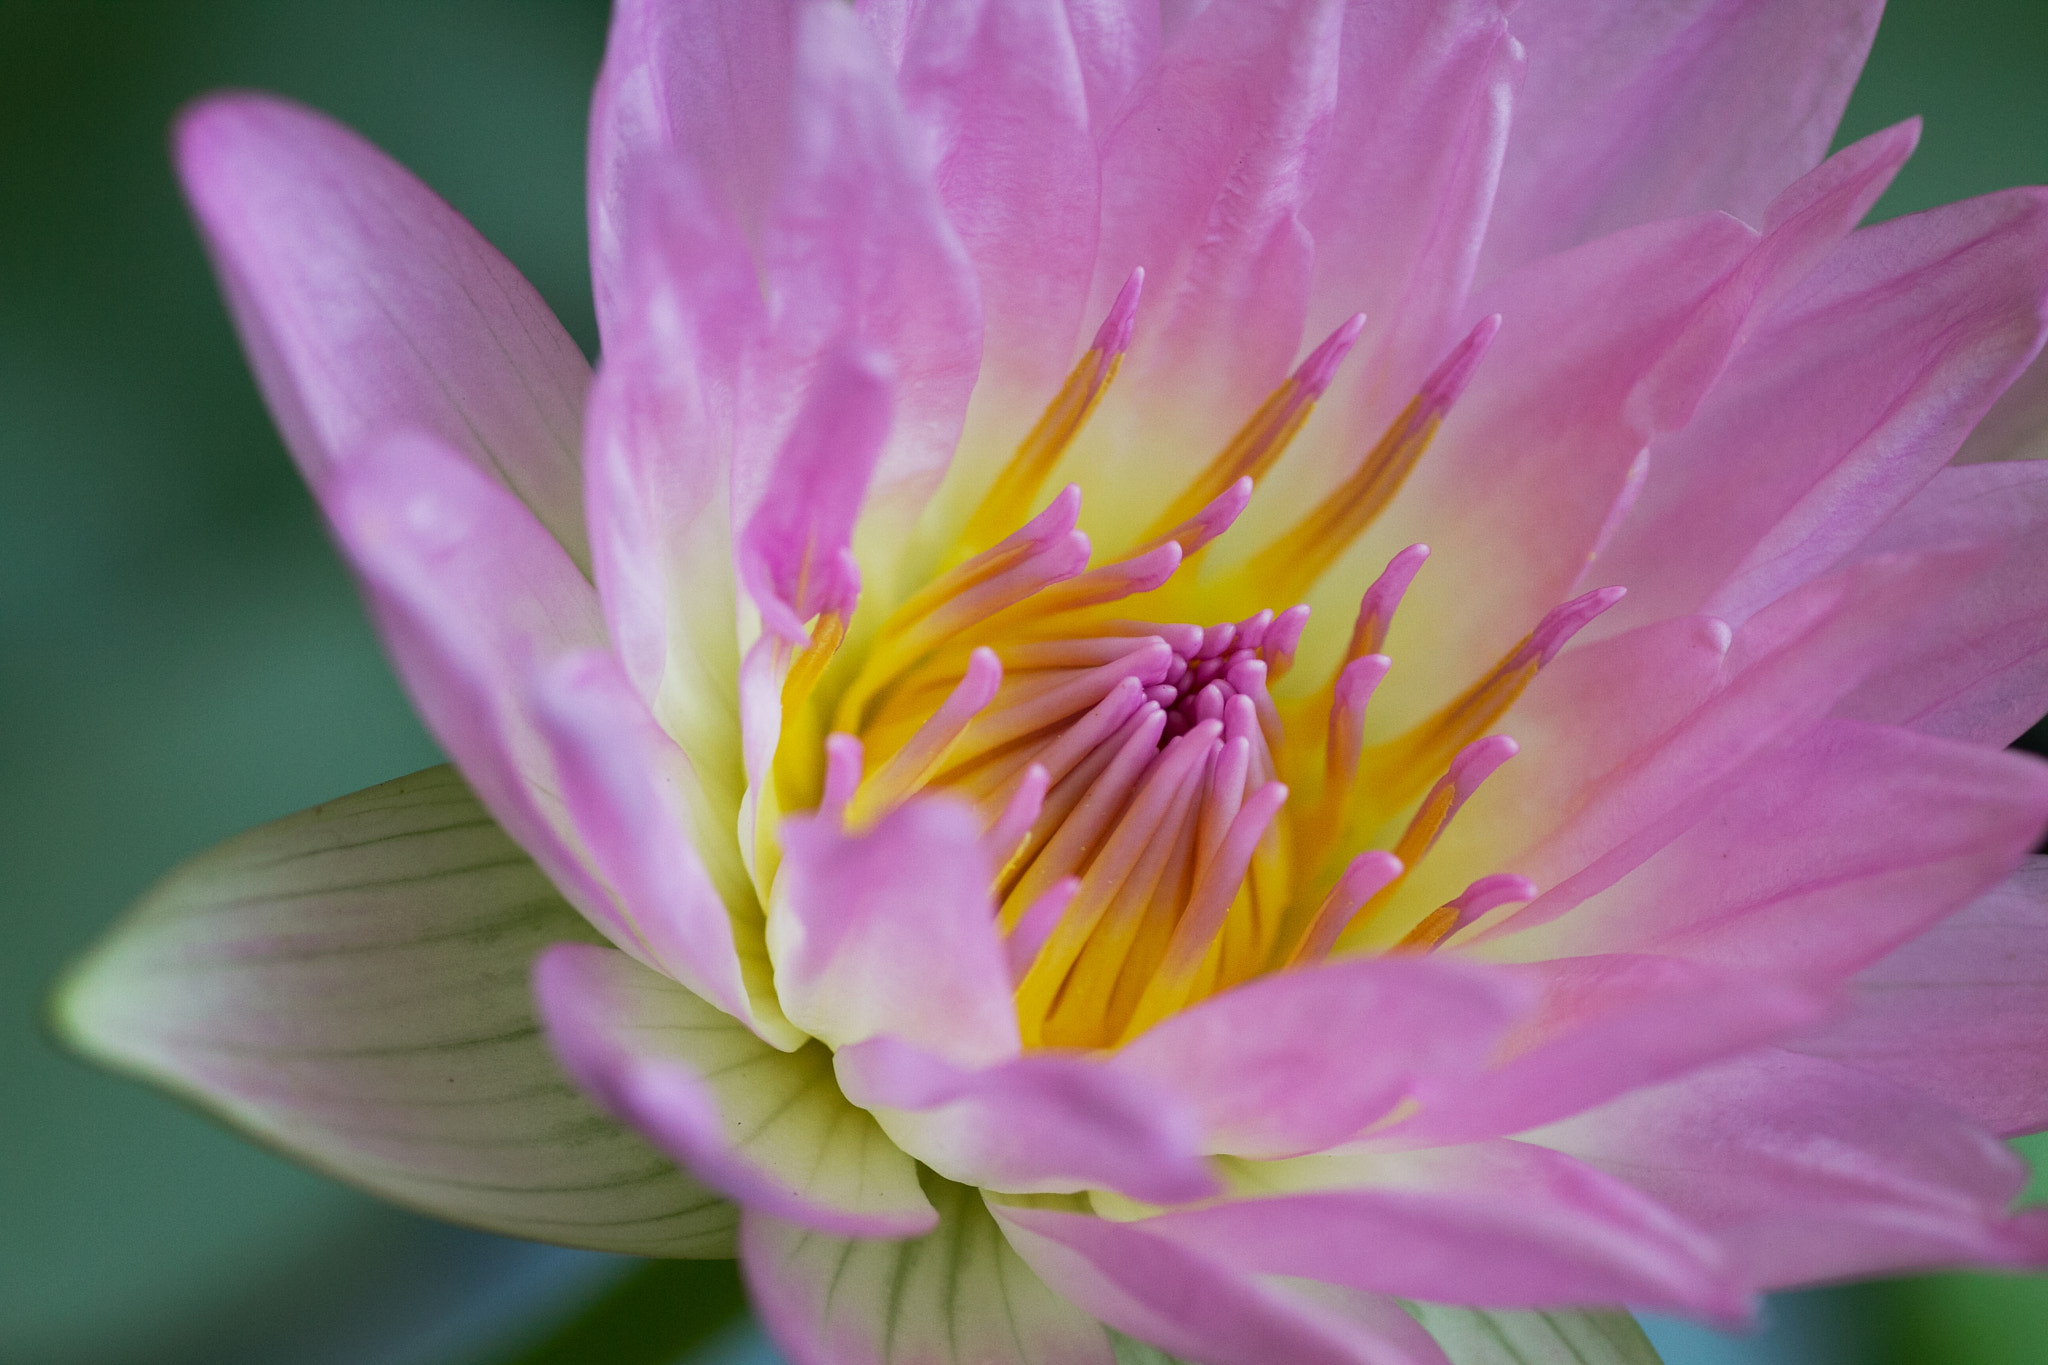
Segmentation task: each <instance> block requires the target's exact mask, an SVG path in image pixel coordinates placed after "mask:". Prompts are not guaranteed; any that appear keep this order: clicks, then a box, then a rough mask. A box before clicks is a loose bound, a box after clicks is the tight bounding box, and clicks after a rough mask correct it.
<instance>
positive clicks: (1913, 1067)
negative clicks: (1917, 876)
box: [1791, 858, 2048, 1136]
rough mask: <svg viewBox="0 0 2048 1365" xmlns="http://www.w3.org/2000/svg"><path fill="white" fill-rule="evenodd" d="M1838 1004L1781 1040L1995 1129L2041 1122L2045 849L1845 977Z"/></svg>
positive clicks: (2046, 1104)
mask: <svg viewBox="0 0 2048 1365" xmlns="http://www.w3.org/2000/svg"><path fill="white" fill-rule="evenodd" d="M1852 999H1853V1004H1852V1006H1851V1008H1850V1011H1849V1013H1848V1014H1847V1016H1845V1017H1844V1018H1843V1019H1841V1020H1840V1021H1838V1022H1837V1023H1835V1024H1833V1025H1831V1026H1830V1027H1828V1028H1827V1029H1825V1030H1824V1031H1823V1032H1821V1033H1820V1034H1819V1035H1818V1036H1816V1037H1812V1038H1805V1039H1801V1040H1800V1041H1798V1042H1796V1043H1794V1044H1792V1045H1791V1046H1792V1047H1793V1048H1794V1049H1795V1050H1796V1051H1799V1052H1805V1053H1810V1054H1812V1055H1814V1056H1818V1057H1828V1058H1832V1059H1833V1060H1835V1061H1838V1062H1842V1063H1844V1064H1846V1065H1849V1066H1853V1067H1856V1068H1858V1069H1859V1070H1863V1071H1870V1072H1874V1073H1876V1074H1877V1075H1880V1076H1884V1077H1888V1078H1889V1079H1891V1080H1894V1081H1897V1082H1899V1083H1900V1084H1902V1085H1908V1086H1911V1087H1913V1088H1914V1089H1916V1090H1919V1091H1922V1092H1923V1093H1926V1094H1929V1095H1932V1096H1934V1097H1935V1098H1937V1099H1939V1100H1941V1101H1942V1102H1943V1103H1945V1104H1947V1105H1949V1106H1950V1107H1952V1108H1954V1109H1956V1110H1958V1111H1960V1112H1961V1113H1964V1114H1967V1115H1969V1116H1970V1117H1971V1118H1972V1119H1974V1120H1976V1121H1977V1122H1978V1123H1981V1124H1983V1125H1984V1126H1985V1127H1987V1128H1990V1129H1991V1130H1992V1131H1994V1132H1996V1133H1999V1134H2001V1135H2003V1136H2011V1135H2013V1134H2017V1133H2031V1132H2037V1131H2039V1130H2040V1129H2043V1128H2048V859H2044V858H2030V859H2028V860H2027V862H2026V863H2025V864H2024V865H2023V866H2022V867H2021V869H2020V871H2019V872H2018V873H2017V874H2016V875H2014V876H2013V877H2011V878H2009V879H2008V880H2007V881H2005V882H2004V883H2002V884H2001V885H1999V886H1998V887H1996V888H1994V889H1993V890H1992V891H1990V892H1989V893H1987V894H1985V895H1983V896H1981V897H1979V898H1978V899H1977V900H1975V901H1973V902H1971V903H1970V904H1969V905H1967V906H1965V907H1964V908H1963V909H1962V910H1960V911H1958V912H1957V913H1956V914H1954V915H1952V916H1950V917H1949V918H1948V919H1945V920H1943V921H1942V922H1941V923H1939V924H1937V925H1935V926H1934V927H1933V928H1931V929H1929V930H1927V931H1926V932H1925V933H1923V934H1921V935H1920V936H1919V937H1918V938H1914V939H1910V940H1908V941H1907V942H1906V943H1904V944H1902V945H1900V946H1899V947H1898V948H1897V949H1895V950H1893V952H1892V953H1891V955H1890V956H1888V957H1886V958H1884V959H1882V960H1881V961H1879V962H1877V963H1875V964H1873V965H1872V966H1871V967H1869V968H1867V969H1866V970H1865V971H1864V972H1863V973H1862V974H1861V975H1859V976H1858V977H1857V978H1856V981H1855V985H1854V991H1853V995H1852Z"/></svg>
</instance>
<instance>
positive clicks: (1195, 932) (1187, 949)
mask: <svg viewBox="0 0 2048 1365" xmlns="http://www.w3.org/2000/svg"><path fill="white" fill-rule="evenodd" d="M1286 802H1287V787H1286V785H1285V784H1284V783H1280V782H1268V783H1266V784H1265V785H1264V786H1263V787H1260V788H1259V789H1258V790H1257V791H1255V792H1253V793H1252V794H1251V796H1250V798H1249V799H1247V800H1246V801H1245V803H1244V806H1243V807H1242V808H1241V809H1240V810H1239V811H1238V812H1237V816H1236V818H1235V819H1233V820H1232V821H1231V822H1230V828H1229V830H1228V831H1227V832H1226V833H1225V835H1224V837H1223V839H1222V842H1221V844H1220V845H1219V847H1218V849H1217V851H1216V855H1215V857H1214V858H1212V859H1211V860H1210V861H1209V862H1208V865H1207V866H1206V867H1202V868H1199V869H1198V870H1197V871H1196V874H1195V884H1194V887H1193V888H1192V890H1191V891H1190V893H1189V896H1188V905H1187V909H1185V910H1184V911H1182V912H1181V918H1180V923H1179V924H1177V925H1175V926H1174V931H1173V938H1172V941H1171V942H1169V943H1168V944H1167V948H1166V955H1165V958H1164V959H1163V960H1162V961H1161V962H1160V964H1159V969H1158V971H1156V972H1155V973H1153V976H1152V979H1151V981H1150V982H1149V983H1147V985H1146V987H1145V993H1144V995H1143V997H1141V998H1140V1000H1139V1001H1138V1007H1137V1009H1136V1010H1134V1011H1133V1012H1132V1015H1131V1021H1130V1023H1129V1024H1128V1025H1127V1026H1126V1027H1125V1029H1124V1033H1123V1036H1124V1037H1126V1038H1131V1037H1136V1036H1137V1035H1138V1034H1140V1033H1142V1032H1144V1031H1145V1030H1146V1029H1148V1028H1150V1027H1151V1026H1152V1025H1153V1024H1155V1023H1157V1022H1158V1021H1159V1020H1161V1019H1164V1018H1165V1017H1166V1016H1167V1015H1169V1014H1171V1013H1173V1012H1174V1011H1175V1010H1177V1009H1179V1008H1181V1006H1182V1005H1184V1004H1185V1003H1187V1000H1188V998H1189V996H1190V995H1191V994H1192V993H1193V991H1194V987H1195V984H1196V980H1197V977H1198V975H1199V973H1200V971H1201V968H1202V964H1203V960H1204V959H1205V958H1206V957H1207V956H1208V954H1209V950H1210V948H1211V946H1212V945H1213V944H1214V943H1215V942H1216V939H1217V936H1218V935H1219V934H1221V933H1222V931H1223V922H1224V917H1225V915H1226V913H1227V912H1228V911H1229V910H1230V907H1231V903H1232V902H1233V901H1235V900H1236V899H1237V898H1238V896H1239V894H1240V892H1241V890H1242V888H1243V885H1244V879H1245V874H1246V873H1247V872H1248V871H1249V870H1250V869H1251V861H1252V854H1253V853H1254V852H1255V851H1256V850H1257V848H1258V846H1259V841H1260V840H1261V839H1263V838H1264V837H1265V834H1266V827H1267V826H1268V825H1270V824H1272V823H1273V817H1274V816H1276V815H1278V814H1279V813H1280V808H1281V806H1283V805H1285V804H1286ZM1020 1003H1021V1002H1020Z"/></svg>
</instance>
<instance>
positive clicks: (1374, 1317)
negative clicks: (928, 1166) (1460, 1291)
mask: <svg viewBox="0 0 2048 1365" xmlns="http://www.w3.org/2000/svg"><path fill="white" fill-rule="evenodd" d="M989 1211H990V1212H991V1213H993V1214H995V1216H996V1221H997V1222H998V1223H999V1224H1001V1225H1002V1229H1003V1233H1004V1235H1005V1236H1006V1237H1008V1238H1009V1242H1010V1245H1011V1246H1013V1247H1015V1248H1016V1250H1017V1254H1018V1255H1020V1256H1022V1257H1023V1258H1024V1260H1025V1262H1026V1263H1027V1264H1028V1265H1030V1266H1031V1268H1032V1269H1033V1270H1035V1271H1037V1272H1038V1275H1039V1277H1040V1278H1041V1279H1043V1280H1044V1281H1045V1282H1046V1283H1047V1284H1049V1285H1051V1286H1052V1287H1053V1289H1054V1290H1056V1291H1058V1292H1059V1293H1061V1294H1063V1295H1065V1296H1066V1297H1067V1298H1068V1299H1070V1300H1072V1301H1073V1302H1074V1303H1076V1304H1079V1305H1080V1306H1081V1307H1082V1308H1083V1309H1085V1310H1086V1311H1088V1312H1089V1313H1092V1314H1093V1315H1094V1316H1096V1317H1097V1318H1100V1319H1101V1320H1102V1321H1103V1322H1106V1323H1108V1324H1109V1325H1110V1326H1111V1327H1114V1328H1116V1329H1117V1330H1118V1331H1120V1332H1127V1333H1129V1334H1130V1335H1132V1336H1134V1337H1137V1338H1139V1339H1140V1340H1142V1341H1146V1342H1150V1343H1153V1344H1154V1345H1157V1346H1159V1347H1161V1348H1162V1349H1164V1350H1167V1351H1171V1352H1173V1353H1174V1354H1175V1355H1179V1356H1186V1357H1187V1358H1188V1359H1189V1360H1193V1361H1200V1362H1202V1365H1273V1362H1275V1361H1276V1360H1284V1361H1287V1362H1288V1365H1447V1362H1446V1360H1445V1357H1444V1355H1443V1352H1442V1351H1441V1350H1439V1349H1438V1348H1437V1346H1436V1344H1435V1343H1434V1342H1432V1341H1431V1340H1430V1339H1429V1335H1428V1333H1426V1332H1424V1331H1423V1330H1422V1329H1421V1328H1420V1327H1419V1326H1417V1325H1416V1324H1415V1322H1414V1321H1413V1319H1410V1318H1408V1317H1407V1315H1406V1314H1404V1313H1402V1312H1401V1311H1400V1310H1399V1309H1398V1308H1394V1307H1393V1306H1392V1305H1391V1304H1388V1303H1387V1302H1386V1301H1385V1300H1379V1301H1377V1302H1375V1301H1372V1300H1364V1301H1360V1302H1358V1304H1357V1306H1356V1307H1355V1308H1354V1309H1353V1311H1350V1312H1344V1311H1341V1310H1339V1309H1337V1308H1334V1307H1332V1306H1328V1305H1327V1304H1326V1302H1325V1301H1323V1299H1322V1296H1320V1295H1316V1296H1311V1295H1309V1294H1304V1293H1301V1292H1299V1291H1297V1290H1295V1289H1294V1288H1293V1287H1292V1286H1289V1285H1284V1284H1281V1283H1277V1282H1274V1281H1269V1280H1262V1279H1259V1278H1256V1277H1254V1276H1252V1275H1250V1274H1248V1273H1246V1272H1244V1271H1242V1270H1240V1269H1238V1268H1237V1267H1235V1266H1232V1265H1230V1264H1229V1263H1228V1262H1226V1261H1224V1260H1222V1259H1221V1258H1219V1257H1215V1256H1211V1255H1207V1254H1205V1253H1203V1252H1201V1251H1197V1250H1195V1249H1193V1248H1190V1247H1185V1246H1181V1245H1178V1244H1176V1243H1174V1242H1171V1241H1168V1240H1167V1239H1165V1238H1163V1237H1159V1236H1156V1235H1154V1234H1152V1233H1150V1232H1148V1231H1146V1230H1145V1229H1144V1228H1143V1226H1142V1225H1141V1224H1133V1223H1112V1222H1109V1221H1107V1220H1106V1219H1101V1218H1097V1217H1095V1216H1093V1215H1092V1214H1085V1213H1066V1212H1059V1211H1056V1210H1053V1209H1040V1208H1027V1207H1023V1206H1020V1205H1012V1204H1005V1203H999V1202H993V1201H992V1202H991V1203H990V1205H989ZM1383 1309H1392V1311H1391V1312H1389V1311H1376V1310H1383Z"/></svg>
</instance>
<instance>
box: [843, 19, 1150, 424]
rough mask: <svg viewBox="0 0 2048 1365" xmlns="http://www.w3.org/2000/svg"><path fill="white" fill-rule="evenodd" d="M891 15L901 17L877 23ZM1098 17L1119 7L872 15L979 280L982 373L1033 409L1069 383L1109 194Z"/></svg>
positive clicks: (948, 213)
mask: <svg viewBox="0 0 2048 1365" xmlns="http://www.w3.org/2000/svg"><path fill="white" fill-rule="evenodd" d="M884 8H887V9H889V10H891V11H893V12H892V13H890V14H888V15H887V16H886V17H885V16H883V15H880V14H878V13H877V11H878V10H880V9H884ZM1091 8H1101V9H1104V10H1105V11H1108V9H1109V7H1106V6H1090V5H1087V4H1080V3H1076V4H1072V5H1068V4H1047V3H1043V0H946V2H945V3H922V4H913V3H907V2H906V3H899V4H895V5H891V6H887V7H884V6H877V5H873V4H870V5H868V6H866V7H865V8H864V10H863V14H862V17H863V18H864V19H866V20H867V21H868V22H869V23H870V24H871V25H876V26H878V27H880V26H884V25H886V26H887V27H890V28H894V29H897V30H899V31H900V41H901V47H900V52H899V54H898V57H897V61H898V65H899V70H898V74H897V83H898V85H899V87H900V88H901V89H902V91H903V103H904V109H905V111H906V113H907V114H908V116H909V118H910V120H911V121H912V123H914V124H915V125H916V126H917V128H918V130H919V131H920V133H921V134H922V135H923V139H924V142H925V145H926V146H927V148H928V149H929V152H930V155H931V159H932V163H933V166H934V177H935V179H936V181H937V184H938V191H939V200H940V202H941V203H942V204H943V205H944V207H945V211H946V218H947V220H948V221H949V222H950V223H952V225H953V230H954V231H955V232H957V233H958V234H959V235H960V241H961V244H962V246H964V247H965V248H966V251H967V255H968V257H969V258H970V259H971V260H972V261H973V262H974V269H975V274H976V276H977V277H978V278H979V280H980V282H981V301H982V307H983V310H984V312H985V315H986V330H985V332H984V335H983V339H982V346H983V358H982V365H983V368H984V371H985V372H987V373H988V374H989V375H990V377H991V378H994V379H995V380H996V381H997V382H998V383H999V384H1001V385H1004V386H1008V387H1012V388H1013V389H1014V391H1015V394H1016V396H1017V398H1019V399H1021V400H1022V401H1023V402H1024V403H1025V404H1026V405H1027V410H1029V409H1033V408H1037V407H1040V406H1042V405H1043V404H1044V403H1045V402H1046V400H1047V399H1048V398H1050V397H1051V396H1052V394H1053V393H1054V392H1055V391H1056V390H1057V389H1058V388H1059V385H1060V381H1061V380H1062V379H1064V378H1065V377H1066V370H1067V367H1068V366H1069V365H1070V364H1071V363H1072V361H1073V350H1074V345H1075V342H1076V340H1077V339H1078V336H1079V333H1080V331H1081V327H1082V321H1083V320H1082V316H1081V310H1082V305H1083V304H1084V303H1085V302H1086V301H1087V299H1086V295H1087V289H1088V283H1089V278H1090V275H1091V272H1092V270H1093V267H1094V263H1095V235H1096V227H1097V223H1098V221H1099V219H1100V216H1101V215H1100V203H1099V201H1100V187H1099V183H1098V181H1099V176H1098V171H1097V167H1096V159H1095V139H1094V135H1093V133H1092V132H1091V131H1090V103H1089V95H1088V82H1087V75H1086V70H1085V68H1084V64H1083V51H1084V44H1085V43H1086V42H1087V39H1088V36H1089V35H1088V32H1087V23H1086V12H1087V11H1088V10H1090V9H1091ZM1077 12H1078V13H1077ZM1109 17H1110V18H1111V19H1112V21H1113V22H1114V21H1115V20H1117V19H1120V18H1122V16H1117V15H1114V14H1111V15H1109ZM1077 21H1078V22H1077ZM1077 27H1078V28H1080V30H1081V31H1080V32H1079V33H1077V32H1076V29H1077ZM1024 223H1029V224H1030V230H1029V231H1028V232H1020V231H1019V230H1018V227H1019V225H1020V224H1024ZM1007 435H1008V437H1009V439H1010V441H1011V442H1014V441H1015V440H1016V439H1017V438H1018V437H1019V436H1021V435H1022V433H1021V432H1009V433H1007ZM970 442H971V438H970Z"/></svg>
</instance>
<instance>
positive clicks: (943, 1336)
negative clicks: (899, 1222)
mask: <svg viewBox="0 0 2048 1365" xmlns="http://www.w3.org/2000/svg"><path fill="white" fill-rule="evenodd" d="M926 1188H927V1190H928V1192H929V1193H930V1196H931V1199H932V1202H933V1204H934V1205H935V1206H936V1207H937V1209H938V1211H939V1225H938V1227H936V1228H934V1229H933V1230H932V1231H931V1232H929V1233H926V1234H925V1235H924V1236H923V1237H921V1238H917V1239H915V1240H911V1241H900V1242H883V1241H876V1240H871V1239H849V1238H845V1237H836V1236H833V1235H831V1234H828V1233H822V1232H818V1231H815V1230H814V1229H811V1228H807V1227H804V1226H802V1225H801V1224H797V1223H790V1222H786V1221H784V1220H782V1219H780V1218H776V1217H774V1216H772V1215H769V1214H765V1213H761V1212H758V1211H755V1210H749V1211H748V1212H747V1213H746V1215H745V1218H744V1220H743V1221H742V1223H741V1225H740V1263H741V1268H742V1269H743V1270H744V1271H745V1273H746V1277H747V1289H748V1297H749V1298H750V1299H751V1300H752V1302H753V1305H754V1311H755V1312H756V1313H758V1314H759V1315H760V1317H761V1320H762V1322H763V1324H764V1325H765V1326H766V1327H767V1328H768V1331H769V1334H770V1335H771V1336H773V1337H774V1339H775V1342H776V1345H777V1346H779V1347H780V1348H781V1350H782V1352H783V1353H784V1354H785V1355H787V1356H788V1357H789V1359H790V1360H791V1361H793V1362H795V1365H1114V1359H1115V1352H1114V1350H1113V1348H1112V1346H1111V1344H1110V1339H1109V1333H1108V1332H1106V1331H1104V1330H1103V1327H1102V1324H1101V1323H1099V1322H1096V1321H1095V1320H1094V1319H1093V1318H1091V1317H1089V1316H1088V1315H1087V1314H1086V1313H1084V1312H1082V1311H1081V1310H1080V1309H1079V1308H1077V1307H1075V1306H1074V1305H1073V1304H1072V1303H1070V1302H1069V1301H1068V1300H1066V1299H1064V1298H1061V1297H1060V1296H1059V1295H1058V1294H1056V1293H1054V1292H1053V1291H1052V1290H1051V1289H1050V1288H1048V1287H1047V1286H1046V1284H1045V1282H1044V1281H1043V1280H1041V1279H1039V1278H1038V1276H1037V1275H1035V1274H1033V1273H1032V1270H1031V1267H1030V1266H1028V1265H1026V1264H1025V1263H1024V1262H1023V1260H1022V1259H1021V1258H1020V1257H1019V1256H1018V1255H1017V1253H1016V1252H1015V1251H1014V1250H1012V1249H1011V1247H1010V1245H1009V1243H1008V1242H1007V1241H1005V1240H1004V1238H1003V1234H1002V1230H1001V1229H1000V1228H999V1227H998V1226H997V1225H996V1222H995V1220H994V1219H993V1218H992V1217H991V1216H990V1215H989V1211H988V1208H987V1206H986V1205H985V1204H983V1203H982V1199H981V1192H980V1191H979V1190H974V1189H969V1188H967V1187H966V1186H964V1185H955V1184H953V1183H951V1182H950V1181H943V1180H936V1179H928V1180H927V1181H926Z"/></svg>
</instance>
